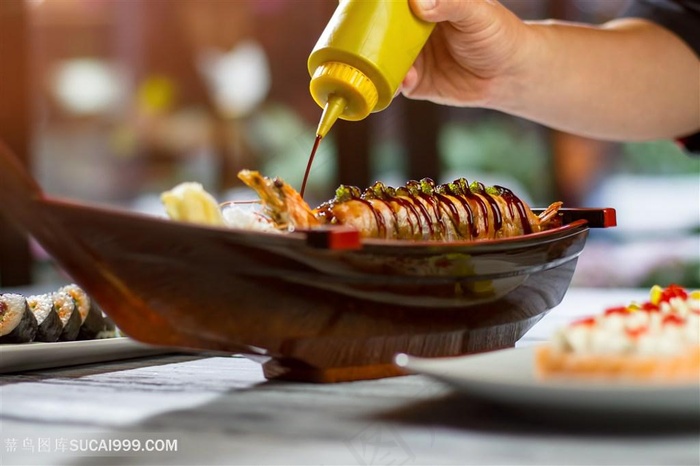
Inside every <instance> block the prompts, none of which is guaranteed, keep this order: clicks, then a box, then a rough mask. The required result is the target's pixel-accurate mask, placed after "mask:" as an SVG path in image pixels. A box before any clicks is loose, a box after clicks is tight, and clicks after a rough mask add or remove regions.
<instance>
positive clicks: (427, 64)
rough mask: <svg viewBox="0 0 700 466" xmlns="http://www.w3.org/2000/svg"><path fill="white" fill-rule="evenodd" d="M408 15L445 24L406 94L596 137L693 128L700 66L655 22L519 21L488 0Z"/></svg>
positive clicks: (442, 1)
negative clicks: (511, 116) (594, 23)
mask: <svg viewBox="0 0 700 466" xmlns="http://www.w3.org/2000/svg"><path fill="white" fill-rule="evenodd" d="M416 11H417V14H419V15H422V16H423V17H424V18H425V19H427V20H430V21H447V22H441V24H439V25H438V28H436V33H434V35H433V37H432V38H431V40H430V42H429V43H428V45H427V46H426V48H425V50H424V51H423V53H422V54H421V56H420V57H419V59H418V61H417V62H416V64H415V67H414V69H413V70H411V71H410V72H409V75H408V76H407V77H406V80H405V82H404V94H406V95H407V96H408V97H412V98H419V99H427V100H433V101H436V102H440V103H445V104H451V105H460V106H482V107H488V108H493V109H497V110H501V111H504V112H507V113H511V114H514V115H518V116H521V117H524V118H528V119H531V120H533V121H537V122H539V123H542V124H545V125H547V126H550V127H553V128H556V129H560V130H564V131H568V132H572V133H576V134H580V135H583V136H588V137H593V138H598V139H608V140H649V139H658V138H672V137H678V136H682V135H686V134H690V133H693V132H695V131H698V130H700V60H698V57H697V56H696V55H695V54H694V53H693V51H692V50H691V49H690V48H689V47H688V46H687V45H686V44H685V43H684V42H683V41H681V40H680V39H679V38H678V37H676V36H675V35H674V34H672V33H671V32H669V31H667V30H666V29H664V28H663V27H661V26H658V25H656V24H653V23H651V22H648V21H645V20H640V19H624V20H617V21H613V22H610V23H607V24H605V25H602V26H586V25H580V24H573V23H561V22H552V21H543V22H529V23H525V22H522V21H520V20H519V19H517V18H515V17H514V15H512V13H510V12H509V11H508V10H507V9H506V8H505V7H503V6H501V5H500V4H498V2H495V1H489V0H472V1H464V0H462V1H460V0H438V1H437V6H436V7H435V8H433V9H431V10H428V11H425V12H422V10H420V9H416ZM699 27H700V26H699Z"/></svg>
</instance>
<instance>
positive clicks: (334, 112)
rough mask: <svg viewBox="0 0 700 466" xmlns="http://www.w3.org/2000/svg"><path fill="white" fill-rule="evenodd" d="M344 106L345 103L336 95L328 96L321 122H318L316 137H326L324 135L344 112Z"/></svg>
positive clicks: (343, 99)
mask: <svg viewBox="0 0 700 466" xmlns="http://www.w3.org/2000/svg"><path fill="white" fill-rule="evenodd" d="M346 106H347V101H346V100H345V98H344V97H342V96H339V95H336V94H331V95H330V96H328V101H327V102H326V105H325V106H324V107H323V113H322V114H321V121H319V123H318V129H316V136H319V137H321V138H323V137H326V134H328V132H329V131H330V130H331V126H333V124H334V123H335V121H336V120H337V119H338V117H339V116H340V115H342V114H343V112H344V111H345V107H346Z"/></svg>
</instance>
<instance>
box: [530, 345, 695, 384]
mask: <svg viewBox="0 0 700 466" xmlns="http://www.w3.org/2000/svg"><path fill="white" fill-rule="evenodd" d="M535 367H536V370H537V375H538V376H539V377H541V378H545V379H551V378H561V377H566V378H587V379H590V378H594V379H595V378H600V379H632V380H648V381H652V380H654V381H664V382H700V346H696V347H691V348H688V350H687V351H686V352H684V353H682V354H679V355H676V356H650V355H638V354H632V355H601V354H578V353H573V352H565V351H559V350H556V349H554V348H552V347H551V346H549V345H542V346H539V347H537V348H536V352H535Z"/></svg>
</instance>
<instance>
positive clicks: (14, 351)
mask: <svg viewBox="0 0 700 466" xmlns="http://www.w3.org/2000/svg"><path fill="white" fill-rule="evenodd" d="M168 351H172V348H171V349H167V348H162V347H158V346H151V345H146V344H144V343H139V342H137V341H134V340H132V339H131V338H126V337H119V338H105V339H100V340H84V341H65V342H55V343H18V344H3V345H0V373H3V374H6V373H10V372H24V371H30V370H36V369H48V368H52V367H63V366H75V365H78V364H90V363H95V362H105V361H115V360H119V359H129V358H137V357H142V356H149V355H152V354H158V353H165V352H168Z"/></svg>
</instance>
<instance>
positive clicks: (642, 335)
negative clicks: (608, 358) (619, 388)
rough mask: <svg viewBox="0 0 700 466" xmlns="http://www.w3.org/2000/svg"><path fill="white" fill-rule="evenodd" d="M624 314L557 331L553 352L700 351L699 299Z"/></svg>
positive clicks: (676, 300)
mask: <svg viewBox="0 0 700 466" xmlns="http://www.w3.org/2000/svg"><path fill="white" fill-rule="evenodd" d="M627 309H628V311H623V312H612V313H605V314H601V315H598V316H595V317H594V318H592V319H589V320H584V321H579V322H575V323H573V324H571V325H569V326H566V327H564V328H561V329H559V330H558V331H557V332H556V333H555V334H554V336H553V339H552V345H553V347H554V348H555V349H556V350H559V351H565V352H574V353H582V354H600V355H625V354H637V355H659V356H672V355H677V354H680V353H683V352H684V351H687V350H688V348H692V347H700V299H698V298H697V292H696V293H693V294H692V296H689V297H688V298H687V299H683V298H680V297H675V298H671V299H670V300H669V301H664V302H661V303H659V305H658V310H644V309H641V306H637V305H632V306H629V307H628V308H627Z"/></svg>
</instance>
